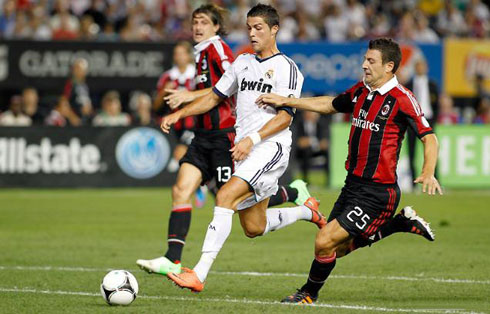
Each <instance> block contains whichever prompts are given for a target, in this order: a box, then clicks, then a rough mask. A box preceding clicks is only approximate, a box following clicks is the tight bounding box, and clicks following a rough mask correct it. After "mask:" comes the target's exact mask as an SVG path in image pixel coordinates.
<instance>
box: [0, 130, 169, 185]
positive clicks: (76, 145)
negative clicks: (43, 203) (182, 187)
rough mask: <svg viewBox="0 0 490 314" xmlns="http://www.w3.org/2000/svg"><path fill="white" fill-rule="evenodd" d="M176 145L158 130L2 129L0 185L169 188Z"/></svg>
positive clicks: (0, 133)
mask: <svg viewBox="0 0 490 314" xmlns="http://www.w3.org/2000/svg"><path fill="white" fill-rule="evenodd" d="M173 146H174V141H173V140H172V139H171V138H170V137H167V136H166V135H164V134H163V133H162V132H161V131H160V130H158V129H154V128H147V127H138V128H126V127H111V128H63V129H59V128H50V127H40V128H8V127H4V128H1V129H0V186H3V187H80V186H85V187H98V186H150V185H171V184H173V182H174V180H175V173H171V172H169V171H168V170H167V166H168V163H169V161H170V158H171V155H172V148H173Z"/></svg>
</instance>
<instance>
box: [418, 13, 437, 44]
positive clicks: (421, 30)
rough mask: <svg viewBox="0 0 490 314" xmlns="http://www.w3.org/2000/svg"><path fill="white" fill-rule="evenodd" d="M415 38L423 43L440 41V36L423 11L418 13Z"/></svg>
mask: <svg viewBox="0 0 490 314" xmlns="http://www.w3.org/2000/svg"><path fill="white" fill-rule="evenodd" d="M413 39H414V40H415V41H417V42H421V43H437V42H438V41H439V36H437V33H436V32H435V31H434V30H433V29H431V28H430V27H429V21H428V20H427V17H426V16H425V15H424V14H423V13H422V12H419V13H418V14H417V15H416V18H415V31H414V34H413Z"/></svg>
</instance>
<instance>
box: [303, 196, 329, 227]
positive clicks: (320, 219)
mask: <svg viewBox="0 0 490 314" xmlns="http://www.w3.org/2000/svg"><path fill="white" fill-rule="evenodd" d="M303 205H304V206H306V207H308V208H309V209H310V210H311V220H310V221H311V222H312V223H314V224H316V225H317V226H318V229H321V228H323V227H325V226H326V225H327V219H325V216H323V214H322V213H320V211H319V210H318V207H319V206H320V203H319V202H318V201H317V200H316V199H315V198H314V197H310V198H308V199H307V200H306V202H305V203H304V204H303Z"/></svg>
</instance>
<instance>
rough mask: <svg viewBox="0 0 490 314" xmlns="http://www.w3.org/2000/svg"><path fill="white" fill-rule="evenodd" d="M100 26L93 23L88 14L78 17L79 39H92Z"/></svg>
mask: <svg viewBox="0 0 490 314" xmlns="http://www.w3.org/2000/svg"><path fill="white" fill-rule="evenodd" d="M99 31H100V28H99V26H98V25H97V24H95V23H94V19H93V18H92V17H91V16H90V15H84V16H82V18H81V19H80V37H79V38H80V39H81V40H94V39H95V38H96V37H97V34H98V33H99Z"/></svg>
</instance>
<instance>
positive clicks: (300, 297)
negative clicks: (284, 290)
mask: <svg viewBox="0 0 490 314" xmlns="http://www.w3.org/2000/svg"><path fill="white" fill-rule="evenodd" d="M316 299H318V297H312V296H311V295H310V294H309V293H308V292H306V291H301V289H297V290H296V293H294V294H292V295H290V296H287V297H285V298H284V299H282V300H281V303H296V304H313V303H314V302H316Z"/></svg>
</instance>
